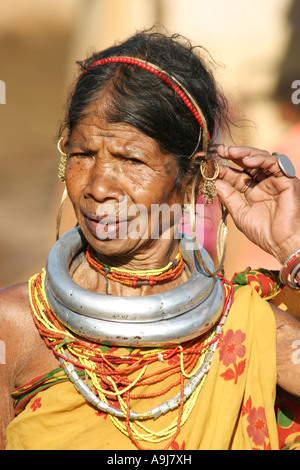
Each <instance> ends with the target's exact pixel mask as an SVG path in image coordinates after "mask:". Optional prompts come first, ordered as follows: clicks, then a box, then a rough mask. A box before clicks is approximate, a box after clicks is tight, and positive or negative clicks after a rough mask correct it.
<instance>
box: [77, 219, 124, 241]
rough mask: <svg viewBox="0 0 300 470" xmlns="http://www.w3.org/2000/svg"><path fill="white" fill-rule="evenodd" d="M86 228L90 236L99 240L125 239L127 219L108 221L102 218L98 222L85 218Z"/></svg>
mask: <svg viewBox="0 0 300 470" xmlns="http://www.w3.org/2000/svg"><path fill="white" fill-rule="evenodd" d="M85 221H86V224H87V226H88V227H89V229H90V231H91V232H92V234H93V235H94V236H95V237H96V238H99V239H100V240H109V239H116V238H126V236H127V225H128V222H129V221H128V220H127V219H122V220H120V219H109V218H107V217H103V218H101V219H100V220H97V219H93V218H90V217H88V216H86V217H85Z"/></svg>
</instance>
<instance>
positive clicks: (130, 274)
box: [86, 245, 184, 287]
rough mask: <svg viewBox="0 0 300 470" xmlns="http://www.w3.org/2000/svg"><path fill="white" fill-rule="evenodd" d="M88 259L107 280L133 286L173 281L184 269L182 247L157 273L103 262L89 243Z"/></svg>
mask: <svg viewBox="0 0 300 470" xmlns="http://www.w3.org/2000/svg"><path fill="white" fill-rule="evenodd" d="M86 259H87V261H88V262H89V264H90V265H91V266H92V267H93V268H95V269H96V270H97V271H98V272H99V273H101V274H102V275H103V276H105V278H106V280H108V279H110V280H112V281H115V282H119V283H121V284H124V285H128V286H131V287H139V286H142V285H149V286H154V284H157V283H158V282H165V281H173V280H175V279H177V278H178V277H179V276H180V274H181V273H182V271H183V270H184V261H183V258H182V254H181V249H180V248H179V252H178V254H177V256H176V258H175V260H174V261H173V262H172V263H169V264H168V265H167V266H166V267H165V268H162V269H160V270H157V272H158V273H157V274H153V271H155V270H153V271H152V272H147V271H138V272H136V273H135V272H134V271H129V270H125V269H124V270H122V269H118V268H113V267H111V266H107V265H104V264H102V263H101V262H100V261H99V260H97V259H96V257H95V255H94V253H93V250H92V247H91V246H90V245H88V247H87V250H86Z"/></svg>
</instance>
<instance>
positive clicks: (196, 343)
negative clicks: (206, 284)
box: [29, 270, 233, 449]
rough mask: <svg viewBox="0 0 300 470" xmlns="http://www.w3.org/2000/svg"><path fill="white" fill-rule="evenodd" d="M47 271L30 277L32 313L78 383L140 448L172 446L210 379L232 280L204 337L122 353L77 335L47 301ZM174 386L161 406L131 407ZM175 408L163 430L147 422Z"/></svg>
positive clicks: (80, 390)
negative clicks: (139, 389) (145, 390)
mask: <svg viewBox="0 0 300 470" xmlns="http://www.w3.org/2000/svg"><path fill="white" fill-rule="evenodd" d="M45 275H46V272H45V270H43V271H42V272H41V273H39V274H37V275H36V276H33V277H32V278H31V279H30V280H29V299H30V305H31V310H32V314H33V319H34V321H35V324H36V326H37V328H38V330H39V332H40V334H41V336H42V337H43V338H44V340H45V343H46V344H47V346H49V347H50V348H51V349H52V351H53V353H54V354H55V356H56V357H57V358H58V359H59V360H60V363H61V365H62V367H63V368H64V371H65V373H66V374H67V376H68V377H69V379H70V380H71V382H73V384H74V386H75V388H76V389H77V390H78V391H79V392H80V393H81V394H82V395H83V396H84V397H85V398H86V400H87V401H88V402H90V403H91V404H93V405H94V406H95V407H96V408H97V409H98V410H99V411H100V412H106V413H107V414H108V416H109V417H110V419H111V421H112V422H113V424H114V425H115V426H116V428H117V429H119V430H120V431H121V432H122V433H123V434H125V435H126V436H127V437H129V438H130V439H131V441H132V442H133V443H134V444H135V445H136V447H137V448H138V449H144V447H142V446H141V444H140V443H139V441H146V442H153V443H158V442H161V441H163V440H166V439H171V440H170V441H169V442H168V444H167V445H166V447H165V449H168V448H169V447H170V446H171V444H172V442H174V440H175V439H176V437H177V436H178V434H179V432H180V428H181V426H182V425H183V424H184V423H185V422H186V421H187V419H188V417H189V415H190V413H191V412H192V410H193V407H194V405H195V402H196V400H197V397H198V395H199V393H200V390H201V389H202V387H203V384H204V382H205V379H206V376H207V373H208V371H209V368H210V364H211V361H212V359H213V356H214V351H215V350H216V347H217V344H218V341H219V338H220V336H221V334H222V328H223V324H224V323H225V320H226V317H227V314H228V311H229V308H230V305H231V301H232V295H233V288H232V285H231V284H229V283H228V282H227V281H225V280H224V279H223V278H221V280H222V285H223V289H224V293H225V303H224V309H223V314H222V316H221V319H220V321H219V322H218V324H217V325H215V326H214V328H213V329H211V331H209V332H208V333H206V334H205V335H204V336H203V337H202V338H197V339H193V340H191V341H188V342H186V343H184V344H182V345H176V346H174V347H170V348H154V349H150V348H144V349H139V350H131V351H130V350H125V351H124V352H123V353H122V354H119V355H118V354H116V353H115V351H114V349H117V348H110V347H108V346H104V345H100V344H96V343H90V342H87V341H84V340H81V339H80V338H78V337H74V336H73V335H72V333H71V332H70V331H68V330H67V329H65V328H64V327H63V326H62V325H61V324H60V323H59V322H58V320H57V319H56V318H55V316H54V315H53V314H52V312H51V310H50V308H49V305H48V302H47V298H46V293H45ZM176 359H177V360H176ZM178 359H179V360H178ZM161 363H162V365H161V367H159V368H158V370H154V371H151V372H147V369H148V368H149V367H150V366H151V365H152V364H154V365H157V364H161ZM75 366H76V368H75ZM77 370H83V371H85V374H86V382H84V381H83V380H82V379H80V378H79V375H78V373H77ZM132 375H133V376H134V378H131V376H132ZM171 377H174V379H175V380H174V382H173V383H169V381H168V379H170V378H171ZM165 381H166V382H168V384H167V385H166V384H165V385H164V382H165ZM156 383H160V384H161V388H160V390H159V391H157V392H155V393H150V394H145V393H137V392H136V391H135V390H136V389H137V387H140V386H151V385H154V384H156ZM175 387H177V388H178V387H179V388H180V392H179V393H178V394H177V395H176V396H175V397H174V398H171V399H168V400H167V401H165V402H163V403H162V404H161V405H159V406H158V407H156V408H154V409H151V410H150V411H148V412H143V413H135V412H133V411H131V403H130V402H131V401H134V400H147V398H154V397H159V396H163V395H165V394H166V393H168V392H169V391H170V390H172V389H173V388H175ZM113 405H118V406H117V407H116V406H113ZM176 408H177V409H178V414H177V417H175V418H174V419H173V420H172V422H171V423H170V425H169V426H167V427H166V428H165V429H163V430H161V431H156V432H154V431H153V430H151V429H149V428H148V427H146V426H145V425H144V424H143V421H145V420H147V419H151V418H152V419H157V418H158V417H159V416H161V415H162V414H165V413H166V412H168V411H171V410H174V409H176Z"/></svg>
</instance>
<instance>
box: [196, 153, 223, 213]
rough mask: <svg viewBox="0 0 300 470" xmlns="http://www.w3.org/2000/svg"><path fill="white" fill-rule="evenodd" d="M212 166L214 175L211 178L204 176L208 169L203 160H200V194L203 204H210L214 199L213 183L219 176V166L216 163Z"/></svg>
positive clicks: (214, 185) (214, 186)
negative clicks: (201, 184)
mask: <svg viewBox="0 0 300 470" xmlns="http://www.w3.org/2000/svg"><path fill="white" fill-rule="evenodd" d="M213 164H214V174H213V176H212V177H209V176H207V175H206V174H205V170H206V168H207V167H208V163H207V161H205V160H202V161H201V163H200V173H201V176H202V180H203V187H202V194H203V197H204V201H205V204H210V203H211V202H212V201H213V200H214V199H215V197H216V194H217V191H216V184H215V181H216V179H217V178H218V176H219V171H220V168H219V165H218V163H217V162H213Z"/></svg>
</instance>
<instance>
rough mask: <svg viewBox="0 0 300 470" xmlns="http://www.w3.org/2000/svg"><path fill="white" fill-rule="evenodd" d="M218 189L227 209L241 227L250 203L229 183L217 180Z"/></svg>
mask: <svg viewBox="0 0 300 470" xmlns="http://www.w3.org/2000/svg"><path fill="white" fill-rule="evenodd" d="M216 189H217V193H218V197H219V198H220V200H221V202H222V203H223V204H224V206H225V207H226V208H227V210H228V212H229V214H230V215H231V217H232V218H233V220H234V222H235V223H236V225H237V226H238V227H240V225H241V224H240V221H241V220H242V219H243V218H244V216H245V214H246V212H248V210H249V206H248V203H247V202H246V201H245V199H244V198H243V196H242V195H241V193H240V192H239V191H237V190H236V189H235V188H234V187H233V186H232V185H231V184H230V183H227V181H224V180H217V181H216Z"/></svg>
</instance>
